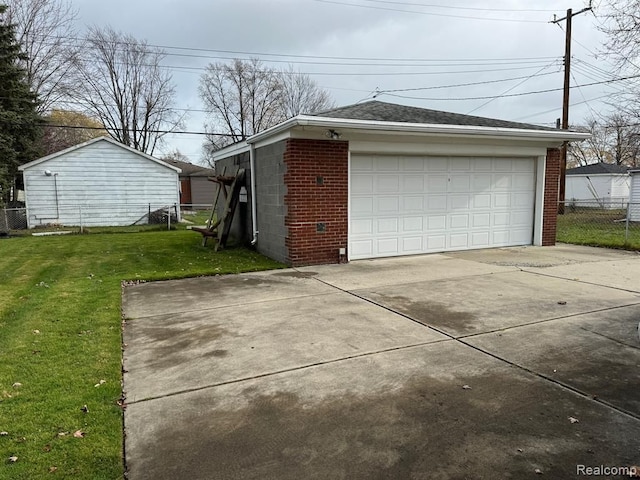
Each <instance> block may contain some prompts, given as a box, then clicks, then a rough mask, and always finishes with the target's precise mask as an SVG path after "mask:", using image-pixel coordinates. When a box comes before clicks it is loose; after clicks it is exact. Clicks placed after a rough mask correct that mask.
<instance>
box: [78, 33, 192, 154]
mask: <svg viewBox="0 0 640 480" xmlns="http://www.w3.org/2000/svg"><path fill="white" fill-rule="evenodd" d="M85 43H86V46H87V48H86V49H85V50H84V54H83V55H82V58H81V59H79V60H78V62H77V66H78V68H77V71H78V75H79V81H78V93H77V95H78V99H79V101H80V102H81V103H82V104H83V105H84V107H85V108H86V110H87V112H88V113H89V114H91V115H92V116H94V117H96V119H98V120H99V121H100V123H102V124H103V125H104V127H105V129H106V130H107V132H109V135H111V136H112V137H113V138H114V139H116V140H118V141H119V142H122V143H124V144H125V145H128V146H130V147H133V148H135V149H136V150H140V151H141V152H145V153H148V154H153V152H154V150H155V148H156V146H158V144H159V142H161V141H162V138H163V136H164V135H165V134H166V133H169V132H170V131H173V130H175V129H176V128H179V127H180V126H181V125H182V121H183V118H182V117H181V116H180V115H178V112H177V110H176V109H175V107H174V98H175V85H174V83H173V80H172V77H171V75H170V74H169V73H168V72H167V71H166V70H163V68H162V67H161V65H160V63H161V61H162V59H163V58H164V55H165V53H164V51H163V50H161V49H159V48H155V47H151V46H149V45H148V44H147V42H146V41H142V40H138V39H136V38H135V37H133V36H131V35H127V34H124V33H121V32H117V31H115V30H113V29H112V28H110V27H106V28H98V27H92V28H90V29H89V33H88V35H87V38H86V41H85Z"/></svg>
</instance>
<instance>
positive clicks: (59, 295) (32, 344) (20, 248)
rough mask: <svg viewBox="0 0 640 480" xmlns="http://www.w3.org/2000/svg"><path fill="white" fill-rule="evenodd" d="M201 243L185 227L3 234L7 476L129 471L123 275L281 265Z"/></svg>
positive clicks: (1, 451)
mask: <svg viewBox="0 0 640 480" xmlns="http://www.w3.org/2000/svg"><path fill="white" fill-rule="evenodd" d="M200 242H201V237H200V235H197V234H196V233H194V232H190V231H185V230H183V229H180V230H174V231H156V232H146V233H126V234H118V233H113V234H91V235H66V236H53V237H22V238H9V239H0V455H1V456H2V459H1V462H0V479H12V480H16V479H30V480H32V479H40V478H82V479H109V480H117V479H119V478H122V475H123V460H122V440H123V439H122V410H121V408H120V406H119V405H118V401H119V399H120V396H121V378H122V375H121V353H122V352H121V311H120V306H121V291H122V287H121V282H122V280H160V279H169V278H182V277H190V276H197V275H211V274H223V273H237V272H244V271H254V270H266V269H271V268H278V267H280V266H281V265H280V264H278V263H276V262H274V261H272V260H269V259H267V258H265V257H263V256H261V255H258V254H256V253H254V252H251V251H248V250H245V249H227V250H222V251H220V252H217V253H216V252H214V251H213V248H212V247H211V246H210V245H209V246H207V247H202V246H201V244H200ZM85 405H86V407H87V409H88V411H87V412H84V411H83V410H82V409H83V407H84V406H85ZM74 434H75V435H74ZM10 457H14V458H15V457H17V460H15V461H11V460H10Z"/></svg>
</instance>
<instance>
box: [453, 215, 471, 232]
mask: <svg viewBox="0 0 640 480" xmlns="http://www.w3.org/2000/svg"><path fill="white" fill-rule="evenodd" d="M449 228H452V229H456V228H458V229H459V228H463V229H465V230H466V229H468V228H469V215H451V216H450V217H449Z"/></svg>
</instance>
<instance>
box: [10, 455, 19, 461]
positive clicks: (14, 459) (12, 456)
mask: <svg viewBox="0 0 640 480" xmlns="http://www.w3.org/2000/svg"><path fill="white" fill-rule="evenodd" d="M9 461H10V462H11V463H16V462H17V461H18V457H16V456H15V455H11V456H10V457H9Z"/></svg>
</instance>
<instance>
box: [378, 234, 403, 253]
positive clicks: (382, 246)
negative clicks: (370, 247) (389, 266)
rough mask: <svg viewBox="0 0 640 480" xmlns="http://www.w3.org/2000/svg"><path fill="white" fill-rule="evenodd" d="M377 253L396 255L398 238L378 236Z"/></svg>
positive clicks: (398, 251)
mask: <svg viewBox="0 0 640 480" xmlns="http://www.w3.org/2000/svg"><path fill="white" fill-rule="evenodd" d="M377 253H378V254H379V255H381V256H389V255H398V254H399V253H400V250H399V249H398V238H380V239H378V241H377Z"/></svg>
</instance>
